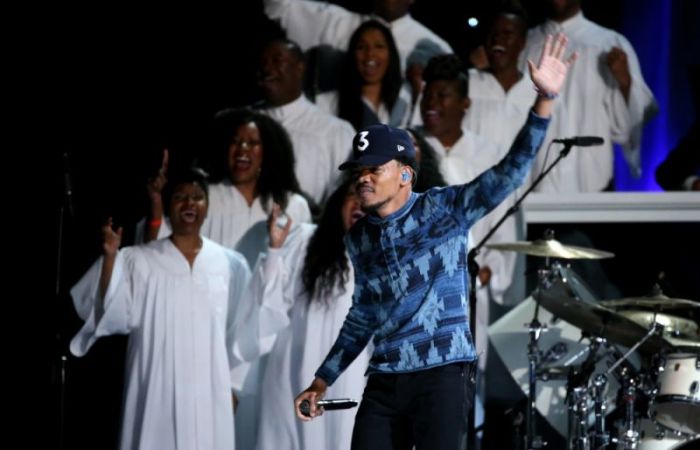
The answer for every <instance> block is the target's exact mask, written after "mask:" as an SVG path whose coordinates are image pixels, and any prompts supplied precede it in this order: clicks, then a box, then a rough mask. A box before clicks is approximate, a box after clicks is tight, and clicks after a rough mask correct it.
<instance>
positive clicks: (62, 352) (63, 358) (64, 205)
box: [52, 152, 75, 450]
mask: <svg viewBox="0 0 700 450" xmlns="http://www.w3.org/2000/svg"><path fill="white" fill-rule="evenodd" d="M62 159H63V198H62V199H61V206H60V208H59V210H58V243H57V249H56V283H55V285H54V286H55V295H56V302H55V305H54V308H55V311H56V314H55V315H54V316H55V317H57V318H60V317H63V311H62V310H61V307H60V306H61V305H60V300H61V295H62V294H63V284H62V281H63V279H62V275H63V262H64V244H65V241H66V237H65V231H66V224H67V222H68V221H73V220H74V218H75V212H74V210H73V198H72V196H73V191H72V187H71V182H70V167H69V165H68V152H64V153H63V155H62ZM58 320H59V321H60V319H58ZM62 331H63V329H62V326H61V324H60V323H58V324H56V328H55V335H54V337H55V342H54V345H55V348H56V355H55V356H54V358H55V360H54V361H53V367H52V378H53V383H56V384H57V386H58V405H57V406H58V410H57V428H58V430H57V431H58V433H57V438H58V442H57V447H56V448H57V449H59V450H63V445H64V438H65V436H64V432H65V403H66V398H65V396H66V364H67V362H68V355H67V352H66V350H67V348H68V347H67V345H66V344H65V342H63V336H62Z"/></svg>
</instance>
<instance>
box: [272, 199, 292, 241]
mask: <svg viewBox="0 0 700 450" xmlns="http://www.w3.org/2000/svg"><path fill="white" fill-rule="evenodd" d="M281 216H282V208H280V205H278V204H277V203H273V204H272V211H271V212H270V215H269V216H268V218H267V232H268V235H269V237H270V247H271V248H281V247H282V245H284V241H285V240H287V236H288V235H289V230H290V229H291V228H292V219H291V217H289V216H286V217H287V223H286V224H284V226H280V225H278V223H277V221H278V219H279V218H280V217H281Z"/></svg>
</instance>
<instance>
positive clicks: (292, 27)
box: [264, 0, 453, 72]
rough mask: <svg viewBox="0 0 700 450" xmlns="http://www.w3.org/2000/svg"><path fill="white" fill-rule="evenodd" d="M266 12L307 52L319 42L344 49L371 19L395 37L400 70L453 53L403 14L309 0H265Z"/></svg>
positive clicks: (423, 26)
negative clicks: (389, 18)
mask: <svg viewBox="0 0 700 450" xmlns="http://www.w3.org/2000/svg"><path fill="white" fill-rule="evenodd" d="M264 4H265V14H267V16H268V17H269V18H270V19H273V20H276V21H278V23H279V24H280V26H281V27H282V28H283V29H284V30H285V31H286V32H287V37H288V38H289V39H291V40H293V41H294V42H296V43H297V44H299V46H300V47H301V49H302V50H304V51H306V50H308V49H310V48H312V47H315V46H317V45H320V44H326V45H330V46H331V47H333V48H337V49H340V50H347V48H348V44H349V43H350V36H351V35H352V33H354V32H355V30H356V29H357V27H359V26H360V25H361V24H362V23H363V22H366V21H367V20H370V19H375V20H378V21H380V22H382V23H384V24H385V25H386V26H387V27H388V28H389V29H390V30H391V34H392V35H393V36H394V41H396V47H397V50H398V52H399V57H400V59H401V68H402V72H403V71H404V70H405V69H406V67H408V66H410V65H411V64H414V63H416V64H420V65H423V66H424V65H426V64H427V63H428V61H429V60H430V58H432V57H433V56H436V55H442V54H447V53H453V51H452V47H450V45H449V44H448V43H447V42H446V41H445V40H444V39H442V38H441V37H439V36H438V35H437V34H435V33H434V32H433V31H431V30H430V29H428V28H427V27H426V26H425V25H423V24H421V23H420V22H418V21H416V20H415V19H413V17H411V15H410V14H406V15H405V16H403V17H400V18H398V19H396V20H393V21H391V22H388V23H387V22H386V21H385V20H384V19H382V18H381V17H378V16H375V15H364V14H359V13H356V12H352V11H348V10H347V9H345V8H342V7H340V6H338V5H333V4H330V3H327V2H320V1H308V0H264Z"/></svg>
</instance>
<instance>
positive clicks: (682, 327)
mask: <svg viewBox="0 0 700 450" xmlns="http://www.w3.org/2000/svg"><path fill="white" fill-rule="evenodd" d="M617 313H618V314H620V315H622V316H625V317H627V318H628V319H630V320H632V321H633V322H636V323H638V324H640V325H642V326H643V327H644V328H646V329H649V327H650V326H651V324H652V323H658V324H661V325H663V326H664V331H663V336H664V338H665V339H666V340H667V341H669V342H671V343H672V341H671V340H669V338H673V340H682V341H691V342H700V328H698V324H697V322H695V321H694V320H691V319H686V318H684V317H678V316H673V315H671V314H664V313H659V312H653V311H639V310H623V311H618V312H617Z"/></svg>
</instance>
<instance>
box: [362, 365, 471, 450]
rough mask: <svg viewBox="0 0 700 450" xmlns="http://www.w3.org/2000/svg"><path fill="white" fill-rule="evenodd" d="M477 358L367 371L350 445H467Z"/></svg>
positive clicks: (389, 449)
mask: <svg viewBox="0 0 700 450" xmlns="http://www.w3.org/2000/svg"><path fill="white" fill-rule="evenodd" d="M475 367H476V362H468V363H467V362H461V363H453V364H448V365H445V366H440V367H436V368H433V369H427V370H422V371H418V372H411V373H405V374H372V375H370V376H369V380H368V381H367V387H365V392H364V394H363V395H362V403H361V404H360V409H359V410H358V411H357V417H356V418H355V428H354V429H353V433H352V450H370V449H372V450H376V449H381V450H404V449H405V450H410V449H411V448H413V446H414V445H415V448H416V450H426V449H431V450H443V449H445V450H466V448H467V424H468V415H469V410H470V407H471V405H472V403H473V401H474V381H475V379H474V377H475V376H476V375H475Z"/></svg>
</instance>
